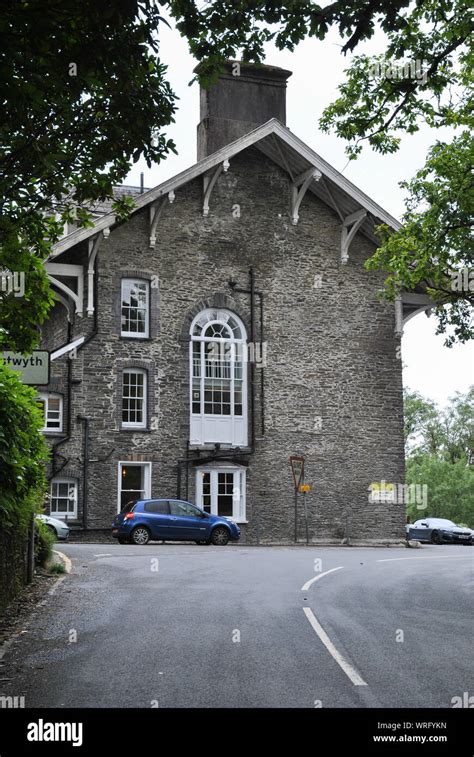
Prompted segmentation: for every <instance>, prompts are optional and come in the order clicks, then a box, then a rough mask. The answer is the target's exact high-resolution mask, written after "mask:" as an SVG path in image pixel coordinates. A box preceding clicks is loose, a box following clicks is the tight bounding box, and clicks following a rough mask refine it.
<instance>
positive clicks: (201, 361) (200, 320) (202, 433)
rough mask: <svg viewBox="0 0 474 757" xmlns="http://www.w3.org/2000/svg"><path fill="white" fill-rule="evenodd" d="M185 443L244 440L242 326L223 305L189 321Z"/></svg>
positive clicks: (241, 443) (243, 442)
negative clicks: (188, 416)
mask: <svg viewBox="0 0 474 757" xmlns="http://www.w3.org/2000/svg"><path fill="white" fill-rule="evenodd" d="M190 333H191V345H190V375H191V422H190V442H191V444H206V443H207V442H214V443H215V442H219V443H224V444H231V445H234V446H245V445H246V444H247V359H246V358H247V342H246V332H245V327H244V325H243V323H242V321H241V320H240V318H238V317H237V316H236V315H235V314H234V313H231V312H230V311H228V310H220V309H212V308H210V309H208V310H204V311H202V312H201V313H199V315H198V316H196V318H195V319H194V320H193V322H192V324H191V331H190Z"/></svg>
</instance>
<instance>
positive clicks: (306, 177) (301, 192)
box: [291, 166, 322, 226]
mask: <svg viewBox="0 0 474 757" xmlns="http://www.w3.org/2000/svg"><path fill="white" fill-rule="evenodd" d="M321 176H322V173H321V171H318V169H317V168H315V167H314V166H311V168H308V170H307V171H304V172H303V173H301V174H300V175H299V176H296V177H295V178H294V180H293V182H292V184H291V223H292V224H293V226H296V224H297V223H298V219H299V209H300V205H301V203H302V201H303V197H304V196H305V194H306V192H307V190H308V188H309V186H310V184H311V183H312V182H313V181H319V180H320V178H321Z"/></svg>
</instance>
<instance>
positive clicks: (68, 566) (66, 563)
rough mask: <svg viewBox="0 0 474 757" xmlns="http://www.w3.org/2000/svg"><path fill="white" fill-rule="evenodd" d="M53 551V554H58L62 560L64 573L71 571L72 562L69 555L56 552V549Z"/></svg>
mask: <svg viewBox="0 0 474 757" xmlns="http://www.w3.org/2000/svg"><path fill="white" fill-rule="evenodd" d="M53 552H54V554H55V555H59V557H60V558H61V560H62V561H63V563H64V567H65V568H66V573H70V572H71V571H72V562H71V560H70V559H69V557H68V556H67V555H65V554H64V552H58V550H57V549H53Z"/></svg>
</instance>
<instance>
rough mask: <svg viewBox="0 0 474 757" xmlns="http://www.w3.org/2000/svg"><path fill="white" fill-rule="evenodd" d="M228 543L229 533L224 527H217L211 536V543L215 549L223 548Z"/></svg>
mask: <svg viewBox="0 0 474 757" xmlns="http://www.w3.org/2000/svg"><path fill="white" fill-rule="evenodd" d="M228 541H229V532H228V530H227V528H226V527H225V526H217V528H215V529H214V531H213V532H212V536H211V542H212V544H214V545H215V546H216V547H225V545H226V544H227V542H228Z"/></svg>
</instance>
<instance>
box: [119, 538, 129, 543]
mask: <svg viewBox="0 0 474 757" xmlns="http://www.w3.org/2000/svg"><path fill="white" fill-rule="evenodd" d="M118 543H119V544H128V539H123V538H122V537H120V538H119V539H118Z"/></svg>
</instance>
